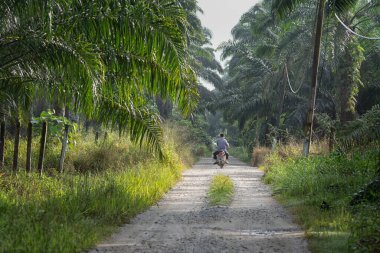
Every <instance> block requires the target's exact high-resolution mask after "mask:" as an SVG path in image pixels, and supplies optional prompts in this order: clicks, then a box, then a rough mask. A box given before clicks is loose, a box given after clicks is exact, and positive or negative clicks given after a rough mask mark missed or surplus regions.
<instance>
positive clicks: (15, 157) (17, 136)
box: [12, 119, 21, 172]
mask: <svg viewBox="0 0 380 253" xmlns="http://www.w3.org/2000/svg"><path fill="white" fill-rule="evenodd" d="M20 128H21V125H20V121H19V120H18V119H17V120H16V126H15V143H14V144H15V145H14V149H13V166H12V168H13V171H14V172H17V166H18V151H19V150H18V149H19V144H20Z"/></svg>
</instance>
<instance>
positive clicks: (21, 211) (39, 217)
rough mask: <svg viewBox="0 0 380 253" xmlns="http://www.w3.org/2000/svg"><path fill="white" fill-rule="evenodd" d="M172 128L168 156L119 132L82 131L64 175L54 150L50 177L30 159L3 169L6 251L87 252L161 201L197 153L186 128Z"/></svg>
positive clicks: (1, 226)
mask: <svg viewBox="0 0 380 253" xmlns="http://www.w3.org/2000/svg"><path fill="white" fill-rule="evenodd" d="M166 133H167V135H165V144H164V148H163V150H164V153H165V155H166V156H165V157H166V158H165V159H164V160H161V161H160V160H159V159H158V158H157V157H155V156H154V155H153V154H151V153H149V152H147V151H144V150H140V149H139V148H138V146H136V145H134V144H132V143H131V142H130V141H128V140H127V139H123V138H119V137H118V135H117V134H114V135H112V134H109V137H108V138H109V139H108V140H107V141H104V142H102V143H99V144H98V145H96V144H95V143H94V138H93V136H89V137H88V138H87V137H86V136H82V138H80V139H79V140H78V141H77V145H76V146H73V147H70V149H69V150H68V155H67V158H66V161H65V169H66V170H65V173H63V174H59V173H57V170H56V167H55V168H54V167H53V166H56V165H58V163H57V161H58V160H57V158H59V156H57V155H56V152H53V150H50V151H48V152H47V162H46V172H48V173H44V175H43V176H40V175H39V174H38V173H30V174H27V173H26V172H25V171H24V170H23V169H24V168H23V166H22V163H23V162H24V160H21V164H20V170H19V172H18V173H17V174H14V173H11V171H10V170H9V169H8V170H5V172H4V173H3V174H1V173H0V252H28V253H29V252H36V253H37V252H60V253H62V252H63V253H64V252H67V253H71V252H83V251H85V250H86V249H88V248H90V247H92V246H93V245H95V244H96V243H97V242H99V241H101V240H102V239H103V238H104V237H105V236H108V235H110V233H112V232H113V231H115V229H116V228H117V227H118V226H119V225H121V224H123V223H125V222H127V221H128V220H130V219H131V218H132V217H134V216H135V215H136V214H138V213H140V212H142V211H144V210H145V209H146V208H148V207H149V206H151V205H153V204H154V203H156V202H157V201H158V200H159V199H160V198H161V197H162V196H163V194H164V193H165V192H167V191H168V190H169V189H170V188H171V187H172V186H173V185H174V184H175V183H176V182H177V181H178V180H179V179H180V178H181V172H182V170H183V169H184V168H185V165H184V162H183V161H185V162H186V163H187V164H189V163H191V162H192V160H194V159H195V158H194V157H193V155H192V154H191V152H190V149H191V148H192V145H191V144H188V143H186V141H184V140H183V139H182V137H183V136H184V134H180V135H179V134H178V133H179V132H178V131H176V130H174V129H168V130H167V132H166ZM178 136H181V137H178ZM176 138H178V139H176ZM37 145H38V144H37ZM20 147H21V150H24V148H25V145H24V142H23V143H22V144H21V146H20ZM33 147H34V148H35V149H36V150H38V149H37V147H36V145H33ZM54 151H58V152H59V147H58V148H55V149H54ZM22 152H24V151H22ZM10 153H11V151H10V150H8V151H7V156H9V155H10ZM23 156H24V154H23V153H21V154H20V157H23ZM34 159H35V158H34ZM8 165H9V163H8ZM34 169H35V167H34Z"/></svg>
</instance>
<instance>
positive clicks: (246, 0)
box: [198, 0, 258, 48]
mask: <svg viewBox="0 0 380 253" xmlns="http://www.w3.org/2000/svg"><path fill="white" fill-rule="evenodd" d="M257 2H258V0H198V5H199V6H200V7H201V9H202V10H203V14H199V18H200V19H201V21H202V24H203V26H205V27H207V28H209V29H210V30H211V31H212V35H213V36H212V37H213V38H212V40H211V42H212V44H213V47H214V48H216V47H217V46H219V44H220V43H222V42H223V41H228V40H229V39H231V38H232V36H231V29H232V28H233V27H234V26H235V25H236V24H237V23H238V22H239V19H240V17H241V15H243V14H244V13H245V12H247V11H248V10H249V9H250V8H251V7H253V6H254V5H255V4H256V3H257Z"/></svg>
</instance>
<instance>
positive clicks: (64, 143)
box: [59, 125, 69, 173]
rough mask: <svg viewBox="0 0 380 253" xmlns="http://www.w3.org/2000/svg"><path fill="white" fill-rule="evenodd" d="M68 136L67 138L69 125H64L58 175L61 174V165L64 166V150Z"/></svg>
mask: <svg viewBox="0 0 380 253" xmlns="http://www.w3.org/2000/svg"><path fill="white" fill-rule="evenodd" d="M68 136H69V125H65V130H64V133H63V140H62V149H61V157H60V159H59V172H60V173H63V165H64V162H65V157H66V148H67V139H68Z"/></svg>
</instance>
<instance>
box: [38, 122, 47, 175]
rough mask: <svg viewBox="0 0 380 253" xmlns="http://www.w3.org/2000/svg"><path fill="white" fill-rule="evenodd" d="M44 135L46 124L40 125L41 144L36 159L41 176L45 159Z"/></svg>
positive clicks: (45, 133)
mask: <svg viewBox="0 0 380 253" xmlns="http://www.w3.org/2000/svg"><path fill="white" fill-rule="evenodd" d="M46 135H47V122H46V121H45V122H43V123H42V132H41V143H40V156H39V158H38V172H40V174H42V171H43V166H44V157H45V147H46Z"/></svg>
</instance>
